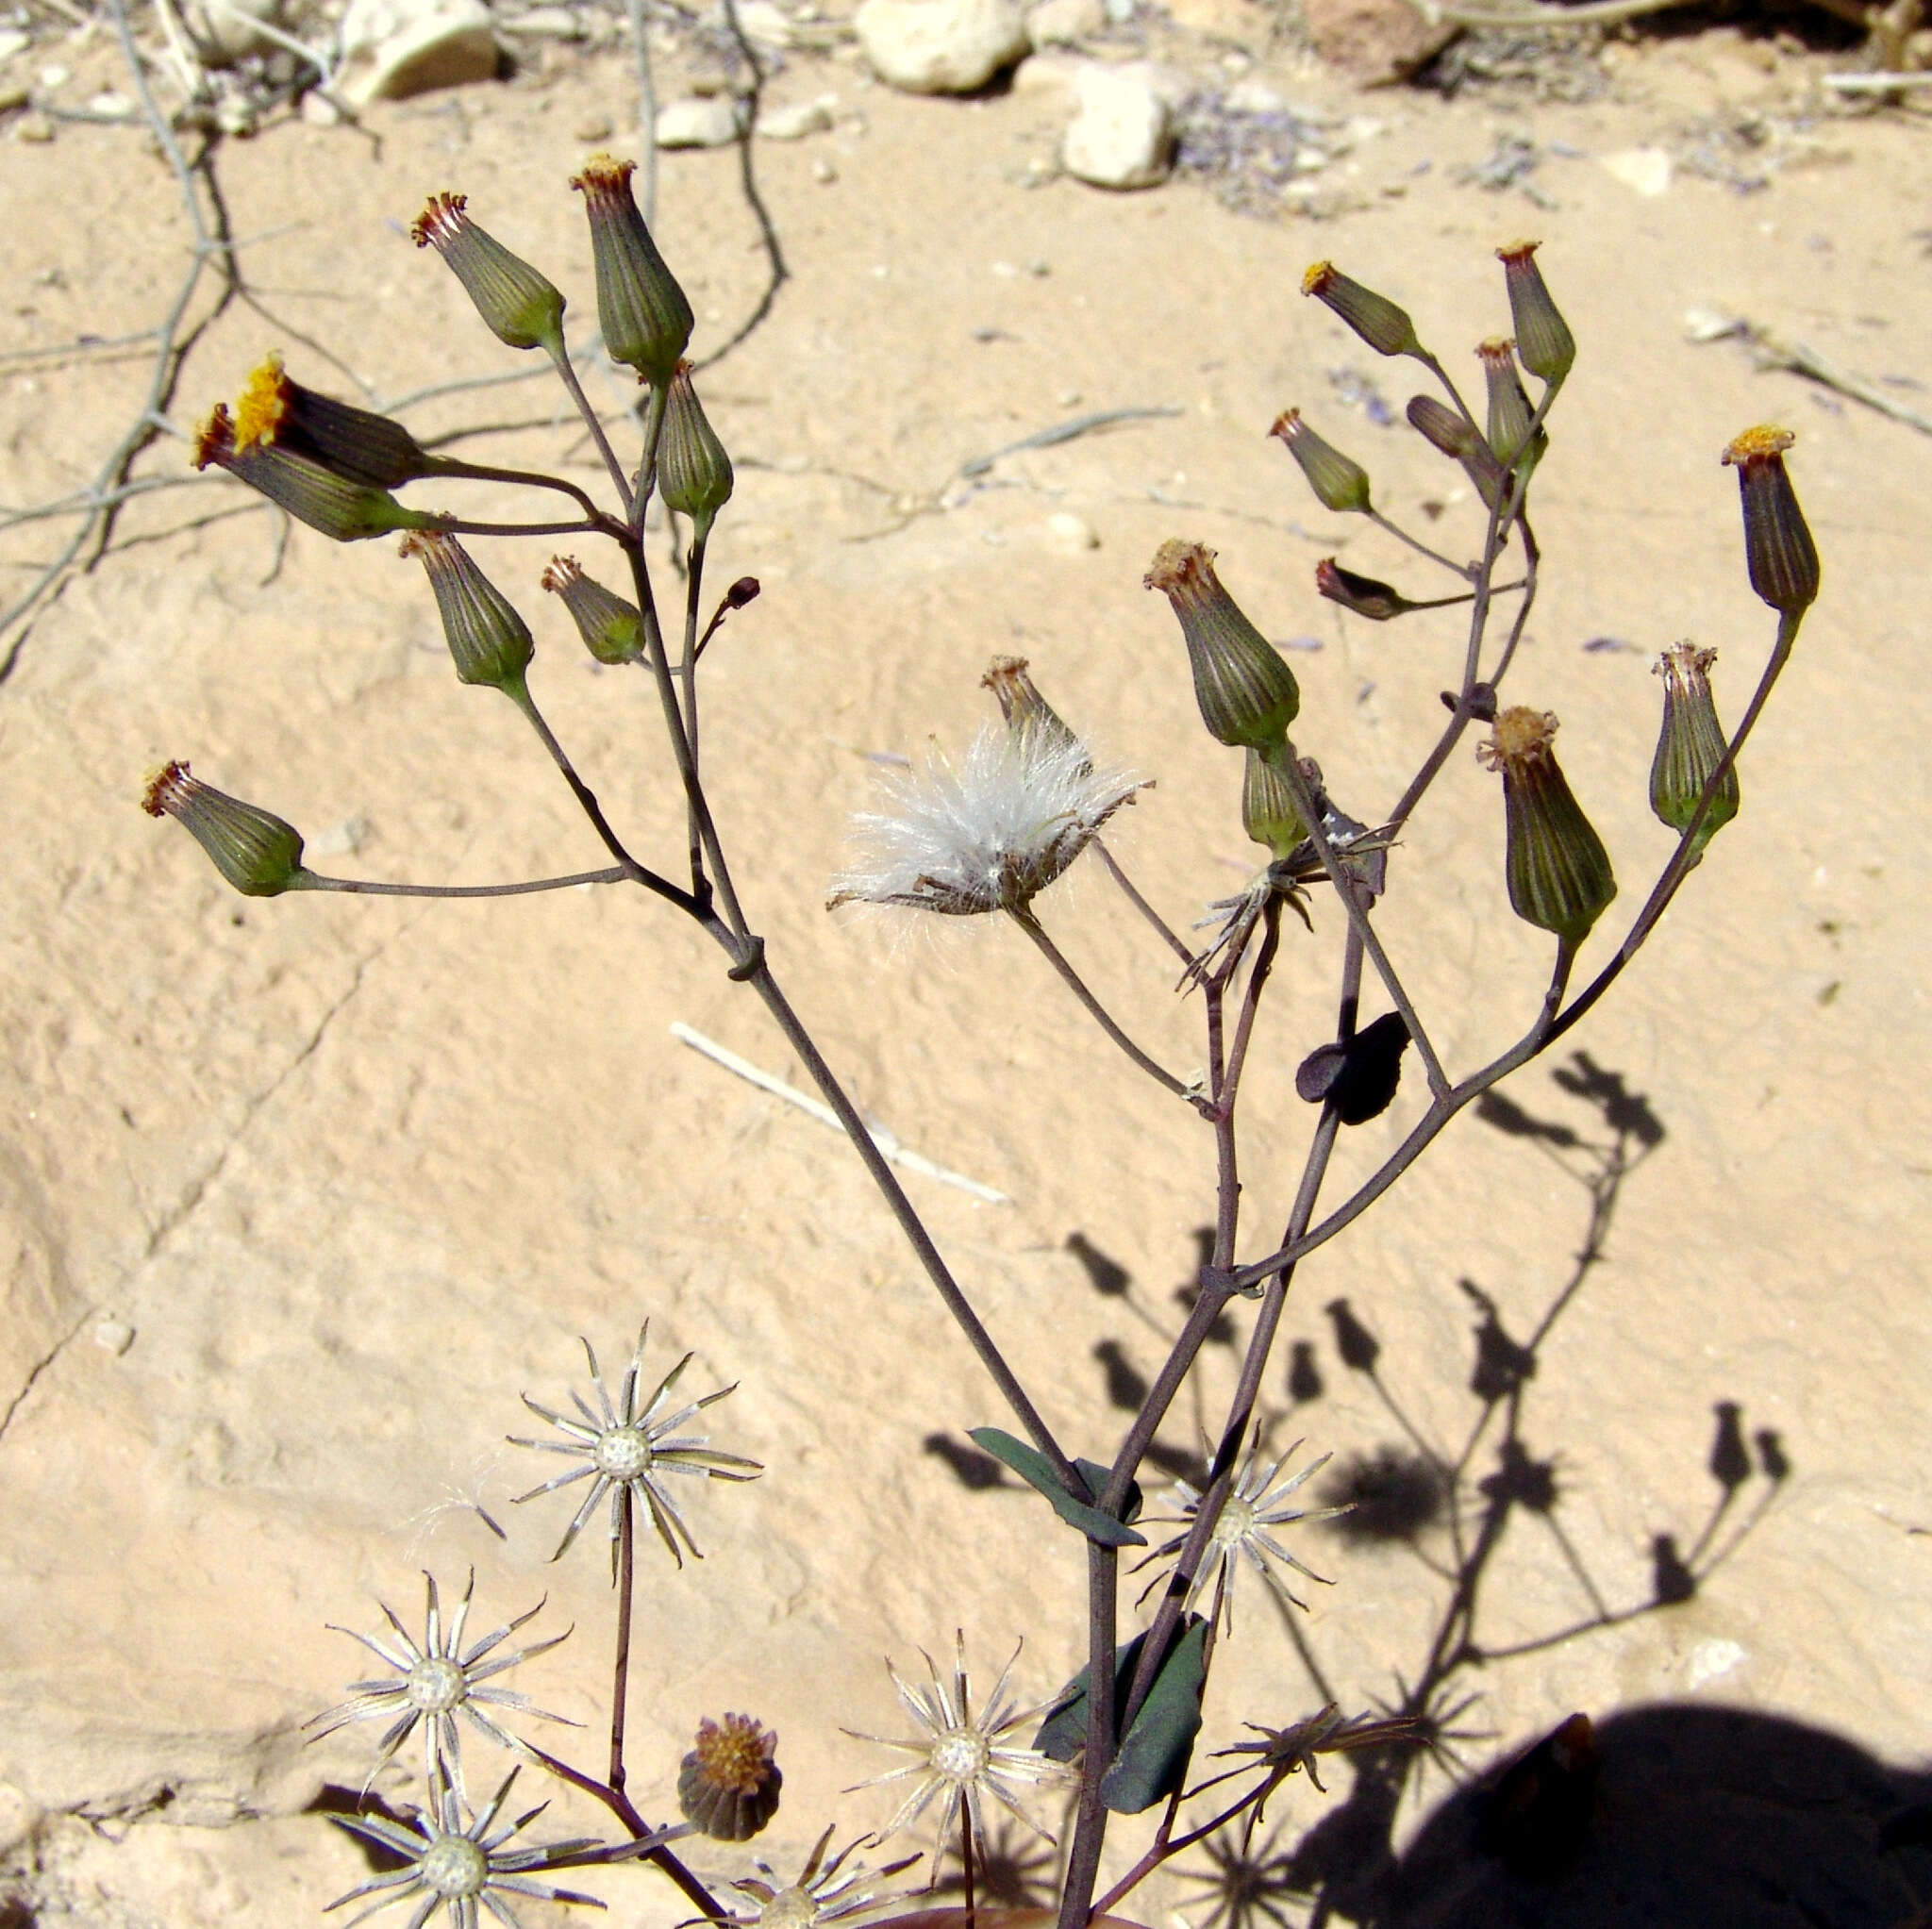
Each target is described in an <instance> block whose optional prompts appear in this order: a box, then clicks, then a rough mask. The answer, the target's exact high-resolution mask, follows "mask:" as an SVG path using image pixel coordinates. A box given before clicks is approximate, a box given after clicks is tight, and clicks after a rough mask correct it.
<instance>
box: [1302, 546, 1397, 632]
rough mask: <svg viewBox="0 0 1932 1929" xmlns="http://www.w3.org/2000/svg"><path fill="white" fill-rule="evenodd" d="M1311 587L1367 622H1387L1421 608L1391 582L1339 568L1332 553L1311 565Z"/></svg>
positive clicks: (1339, 565)
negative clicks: (1382, 581) (1312, 573)
mask: <svg viewBox="0 0 1932 1929" xmlns="http://www.w3.org/2000/svg"><path fill="white" fill-rule="evenodd" d="M1315 588H1316V590H1317V591H1318V592H1319V593H1320V594H1322V595H1324V596H1325V597H1327V599H1328V600H1329V602H1331V603H1339V604H1341V607H1343V608H1344V609H1352V610H1354V611H1355V613H1356V614H1357V616H1366V617H1367V618H1368V619H1369V621H1370V622H1371V623H1387V622H1388V621H1389V619H1390V618H1391V617H1392V616H1401V615H1404V614H1406V613H1407V611H1408V610H1411V609H1416V608H1419V607H1421V606H1420V605H1419V604H1415V603H1411V602H1410V601H1409V600H1408V598H1407V596H1405V595H1404V594H1403V593H1402V592H1401V590H1397V589H1395V588H1393V587H1392V586H1391V584H1388V583H1378V582H1377V581H1376V580H1375V579H1374V576H1358V575H1357V574H1356V573H1355V572H1354V571H1353V570H1345V569H1343V568H1342V567H1341V564H1340V563H1339V562H1337V561H1336V560H1335V558H1334V557H1332V556H1328V557H1323V558H1322V560H1321V561H1320V562H1318V563H1317V564H1316V565H1315Z"/></svg>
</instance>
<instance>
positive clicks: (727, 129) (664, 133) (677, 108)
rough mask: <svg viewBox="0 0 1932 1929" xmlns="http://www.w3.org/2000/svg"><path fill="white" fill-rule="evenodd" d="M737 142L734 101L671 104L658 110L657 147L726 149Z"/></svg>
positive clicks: (736, 117) (736, 115) (718, 100)
mask: <svg viewBox="0 0 1932 1929" xmlns="http://www.w3.org/2000/svg"><path fill="white" fill-rule="evenodd" d="M737 139H738V108H737V104H736V103H735V102H733V101H729V100H724V99H717V100H687V101H672V102H671V103H670V104H669V105H668V106H665V107H661V108H658V146H659V147H729V146H730V145H731V143H732V142H733V141H736V140H737Z"/></svg>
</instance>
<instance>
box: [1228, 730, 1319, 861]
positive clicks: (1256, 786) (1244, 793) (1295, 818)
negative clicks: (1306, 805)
mask: <svg viewBox="0 0 1932 1929" xmlns="http://www.w3.org/2000/svg"><path fill="white" fill-rule="evenodd" d="M1287 757H1288V753H1287V751H1286V749H1285V748H1283V749H1278V750H1275V751H1274V752H1268V751H1260V750H1257V749H1256V748H1255V747H1254V746H1253V745H1252V744H1250V745H1249V746H1248V761H1247V768H1246V769H1245V770H1244V771H1243V773H1241V828H1242V829H1243V830H1244V831H1246V832H1247V834H1248V835H1249V836H1250V837H1251V838H1253V839H1254V840H1255V841H1256V842H1257V844H1265V845H1266V846H1267V849H1268V855H1269V856H1271V857H1274V858H1275V859H1277V860H1278V859H1280V858H1283V857H1286V856H1288V855H1289V853H1290V852H1291V851H1292V850H1293V849H1294V847H1295V846H1296V845H1297V844H1299V843H1302V842H1304V841H1306V840H1307V835H1308V832H1307V825H1306V824H1304V823H1302V819H1301V813H1300V811H1298V810H1297V809H1296V808H1295V807H1294V797H1293V795H1292V793H1291V791H1290V790H1289V788H1288V778H1287V777H1286V776H1285V775H1284V774H1283V772H1282V765H1283V763H1285V762H1286V760H1287Z"/></svg>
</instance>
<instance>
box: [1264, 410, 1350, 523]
mask: <svg viewBox="0 0 1932 1929" xmlns="http://www.w3.org/2000/svg"><path fill="white" fill-rule="evenodd" d="M1268 433H1269V434H1270V435H1271V436H1279V437H1280V438H1281V440H1282V441H1284V442H1285V443H1287V445H1288V453H1289V454H1290V455H1291V456H1292V457H1294V459H1295V460H1296V461H1297V462H1299V463H1300V464H1301V465H1302V474H1304V475H1306V476H1307V478H1308V487H1309V488H1310V489H1312V490H1313V491H1315V495H1316V499H1317V500H1318V501H1319V502H1320V503H1321V504H1322V505H1323V507H1324V508H1330V509H1335V510H1338V511H1342V512H1346V511H1348V510H1351V509H1353V510H1357V511H1360V512H1363V513H1366V512H1367V509H1368V507H1369V472H1368V471H1367V470H1366V469H1364V468H1363V467H1362V466H1361V464H1360V463H1359V462H1357V461H1354V460H1352V459H1351V458H1350V457H1347V456H1344V455H1343V454H1342V453H1341V450H1340V449H1338V448H1335V447H1333V446H1332V445H1331V444H1329V443H1327V442H1324V441H1323V440H1322V438H1321V437H1320V436H1318V435H1317V434H1316V433H1315V431H1314V430H1313V429H1311V428H1310V427H1309V426H1308V425H1307V423H1305V422H1304V421H1303V420H1302V412H1301V410H1300V409H1299V408H1290V409H1286V410H1284V411H1283V412H1282V413H1281V414H1280V415H1277V416H1276V417H1275V418H1274V427H1273V428H1271V429H1270V430H1269V431H1268Z"/></svg>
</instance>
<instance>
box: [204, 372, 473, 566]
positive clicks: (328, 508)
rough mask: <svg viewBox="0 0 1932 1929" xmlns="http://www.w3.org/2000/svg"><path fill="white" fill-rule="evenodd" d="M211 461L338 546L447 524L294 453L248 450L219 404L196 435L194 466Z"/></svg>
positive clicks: (258, 446)
mask: <svg viewBox="0 0 1932 1929" xmlns="http://www.w3.org/2000/svg"><path fill="white" fill-rule="evenodd" d="M210 462H212V463H213V464H215V466H216V467H217V468H220V469H225V470H226V471H227V472H228V474H230V475H239V476H240V477H241V478H242V481H243V482H245V483H246V484H247V485H248V486H249V488H250V489H253V490H256V491H259V492H260V493H261V494H262V495H265V496H267V497H268V499H269V501H270V502H272V503H279V504H280V505H281V507H283V508H285V509H287V510H288V512H289V513H290V515H291V516H293V517H294V518H295V520H296V521H297V522H298V523H307V524H308V526H309V527H310V528H311V529H319V530H321V532H322V533H323V534H324V535H325V536H326V537H329V538H330V539H331V540H334V541H337V542H360V541H363V540H366V539H367V538H369V537H371V536H388V535H391V534H393V533H394V532H395V531H396V530H398V529H439V528H441V526H442V524H444V523H445V522H446V521H447V520H448V519H447V518H446V517H443V516H430V515H425V514H424V513H423V512H422V511H421V510H419V509H406V508H405V507H403V506H402V504H401V503H399V502H397V501H396V499H395V497H394V496H392V495H391V494H389V493H388V491H384V490H380V489H372V488H371V487H370V486H369V485H368V484H367V483H365V482H354V481H351V480H350V479H349V478H348V477H347V476H345V475H341V474H338V473H337V472H336V471H335V470H333V469H328V468H325V467H324V466H323V465H322V463H320V462H318V461H316V460H315V459H314V458H313V457H309V456H300V455H297V454H296V453H295V452H294V451H293V450H291V449H284V448H279V447H276V446H275V444H274V443H272V442H266V441H252V442H250V443H248V444H247V445H245V446H244V445H243V444H242V441H241V439H240V437H238V436H237V434H236V432H235V423H234V420H233V418H232V417H231V416H230V415H229V413H228V410H227V407H226V405H225V404H223V403H220V402H218V403H216V404H215V407H214V409H213V411H212V413H210V415H209V416H208V420H207V421H206V422H205V423H203V424H201V426H200V427H199V428H198V429H197V430H196V431H195V435H194V466H195V467H196V468H197V469H206V468H207V467H208V464H209V463H210Z"/></svg>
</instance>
